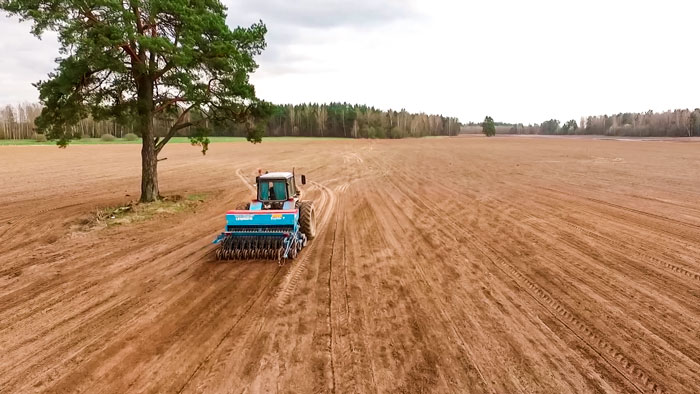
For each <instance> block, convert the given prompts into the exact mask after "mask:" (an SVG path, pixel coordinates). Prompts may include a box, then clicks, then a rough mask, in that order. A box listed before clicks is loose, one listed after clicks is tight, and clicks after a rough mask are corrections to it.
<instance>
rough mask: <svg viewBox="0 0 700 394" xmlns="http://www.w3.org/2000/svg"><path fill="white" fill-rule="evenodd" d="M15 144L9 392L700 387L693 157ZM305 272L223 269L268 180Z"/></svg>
mask: <svg viewBox="0 0 700 394" xmlns="http://www.w3.org/2000/svg"><path fill="white" fill-rule="evenodd" d="M139 154H140V148H139V147H138V146H136V145H119V146H116V145H95V146H72V147H69V148H68V149H67V150H59V149H57V148H55V147H50V146H41V147H0V392H1V393H17V392H38V391H46V392H70V393H73V392H83V393H118V392H152V393H160V392H169V393H181V392H182V393H190V392H207V393H214V392H289V393H306V392H324V393H325V392H336V393H346V392H407V393H410V392H436V393H437V392H439V393H443V392H474V393H480V392H487V393H516V392H548V393H568V392H610V393H613V392H615V393H617V392H629V393H637V392H639V393H646V392H668V393H693V392H699V391H700V372H699V371H700V144H698V143H694V142H657V141H654V142H630V141H596V140H569V139H523V138H493V139H486V138H479V137H468V138H441V139H421V140H403V141H354V140H348V141H337V140H336V141H291V142H268V143H263V144H262V145H257V146H252V145H249V144H242V143H232V144H215V145H212V147H211V149H210V150H209V152H208V154H207V156H201V155H200V154H199V153H198V152H197V150H196V148H192V147H190V146H187V145H184V144H183V145H171V146H168V147H167V148H166V149H165V150H164V154H163V155H162V156H165V157H167V158H168V160H166V161H163V162H161V163H160V174H161V175H160V184H161V192H162V193H163V194H165V195H176V194H177V195H183V196H184V195H188V194H193V193H196V194H202V195H206V196H207V197H206V198H205V199H204V202H203V203H200V204H199V205H198V206H197V207H196V210H195V211H194V212H193V211H191V210H190V211H185V212H180V213H166V214H162V215H156V216H155V217H153V218H151V219H149V220H144V221H138V222H134V223H130V224H122V225H114V226H109V227H106V228H93V229H90V230H82V229H81V227H80V223H81V221H84V220H85V218H86V217H88V218H89V217H90V215H91V214H92V213H94V212H96V210H97V209H100V208H104V207H110V206H119V205H121V204H125V203H126V202H128V201H129V200H134V199H137V198H138V186H139V174H140V169H139V165H140V158H139ZM261 167H262V168H266V169H270V170H282V171H286V170H291V168H292V167H296V169H297V173H305V174H306V175H307V177H308V178H309V180H311V181H312V182H310V184H308V185H307V186H306V189H305V197H307V198H311V199H313V200H315V204H316V209H317V212H318V214H319V217H318V222H319V236H318V237H317V238H316V239H315V240H314V241H312V242H311V243H310V245H309V247H307V248H306V249H304V251H303V252H302V254H301V255H300V256H299V257H298V259H297V260H295V261H293V262H290V263H287V264H285V265H282V266H279V265H278V264H277V263H276V262H270V261H243V262H240V261H239V262H217V261H216V259H215V257H214V254H213V250H214V245H211V241H212V239H213V238H214V237H215V236H216V235H217V234H218V233H219V232H220V231H221V230H222V228H223V214H224V212H225V210H227V209H230V208H233V207H235V206H236V205H237V204H238V203H239V202H241V201H246V200H249V199H250V198H251V197H252V196H251V192H250V189H249V186H250V184H249V183H250V182H251V181H252V180H253V176H254V174H255V171H256V169H257V168H261Z"/></svg>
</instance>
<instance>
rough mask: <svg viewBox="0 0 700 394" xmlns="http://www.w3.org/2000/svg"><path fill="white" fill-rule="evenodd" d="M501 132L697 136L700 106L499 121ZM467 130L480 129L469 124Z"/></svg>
mask: <svg viewBox="0 0 700 394" xmlns="http://www.w3.org/2000/svg"><path fill="white" fill-rule="evenodd" d="M497 126H500V127H496V132H497V133H499V134H544V135H576V134H591V135H609V136H621V137H694V136H700V109H698V108H696V109H695V110H693V111H691V110H688V109H678V110H674V111H665V112H657V113H655V112H654V111H647V112H640V113H631V112H625V113H619V114H617V115H600V116H588V117H585V118H581V119H580V120H579V122H576V121H575V120H573V119H572V120H569V121H567V122H564V123H561V122H560V121H559V120H557V119H549V120H546V121H544V122H542V123H540V124H531V125H527V126H525V125H523V124H510V125H508V124H503V123H501V124H497ZM465 129H468V132H479V133H480V132H481V128H480V127H479V128H478V130H477V129H476V128H475V127H469V126H466V127H465Z"/></svg>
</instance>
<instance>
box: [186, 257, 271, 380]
mask: <svg viewBox="0 0 700 394" xmlns="http://www.w3.org/2000/svg"><path fill="white" fill-rule="evenodd" d="M280 269H281V267H280V266H277V269H276V270H275V273H274V274H272V277H270V280H269V281H268V282H267V283H266V284H265V286H264V287H263V288H262V289H261V290H260V292H259V293H258V295H257V296H255V298H254V299H253V300H252V301H251V302H250V304H249V305H248V307H247V308H246V309H245V310H243V313H241V315H240V316H238V319H236V321H235V322H234V323H233V325H231V327H230V328H229V329H228V330H227V331H226V333H224V335H223V336H222V337H221V339H220V340H219V342H218V343H217V344H216V345H215V346H214V347H213V348H212V349H211V350H210V351H209V352H208V353H207V356H206V357H205V358H204V359H203V360H202V361H200V362H199V363H198V364H197V367H196V368H195V369H194V370H193V371H192V373H191V374H190V376H189V377H188V378H187V379H186V380H185V382H184V383H183V384H182V386H181V387H180V389H178V390H177V393H178V394H180V393H182V392H183V391H184V390H185V389H186V388H187V386H188V385H189V384H190V382H191V381H192V379H193V378H194V377H195V375H197V373H198V372H199V371H200V370H201V368H202V366H203V365H204V364H206V363H208V362H209V360H210V359H211V357H212V356H213V355H214V353H215V352H216V351H217V350H218V349H219V347H221V344H222V343H224V341H225V340H226V339H227V338H228V337H229V336H230V335H231V333H232V332H233V330H234V329H235V328H236V327H237V326H238V324H239V323H240V322H241V321H242V320H243V318H244V317H246V316H247V315H248V313H249V312H250V310H251V309H252V308H253V306H254V305H255V304H257V303H258V301H260V300H261V299H262V296H263V294H265V293H266V292H267V290H268V289H269V288H270V287H271V286H272V282H273V281H274V280H275V277H276V276H277V274H278V273H279V272H280Z"/></svg>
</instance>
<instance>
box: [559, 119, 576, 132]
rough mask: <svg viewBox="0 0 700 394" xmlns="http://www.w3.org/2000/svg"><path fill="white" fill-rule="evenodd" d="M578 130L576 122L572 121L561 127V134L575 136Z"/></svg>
mask: <svg viewBox="0 0 700 394" xmlns="http://www.w3.org/2000/svg"><path fill="white" fill-rule="evenodd" d="M577 129H578V124H576V121H575V120H573V119H571V120H570V121H568V122H566V123H564V125H563V126H562V127H561V134H575V133H576V130H577Z"/></svg>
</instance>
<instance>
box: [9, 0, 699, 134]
mask: <svg viewBox="0 0 700 394" xmlns="http://www.w3.org/2000/svg"><path fill="white" fill-rule="evenodd" d="M227 3H228V5H229V21H230V23H231V24H241V25H249V24H251V23H253V22H256V21H257V20H258V19H262V20H263V22H265V23H266V24H267V27H268V30H269V34H268V49H266V51H265V53H264V54H263V55H262V56H261V57H260V59H259V63H260V69H259V70H258V71H257V72H256V73H255V75H254V76H253V78H252V79H253V81H254V83H255V84H256V87H257V91H258V95H259V96H261V97H263V98H265V99H268V100H270V101H273V102H280V103H287V102H292V103H297V102H304V101H313V102H326V101H331V100H333V101H349V102H357V103H366V104H369V105H374V106H377V107H380V108H394V109H400V108H406V109H408V110H409V111H424V112H429V113H442V114H445V115H453V116H458V117H459V118H460V119H461V120H462V121H469V120H475V121H478V120H481V119H483V117H484V116H485V115H491V116H493V117H494V118H495V119H496V120H501V121H519V122H525V123H529V122H541V121H543V120H546V119H549V118H558V119H560V120H565V119H570V118H574V119H577V120H578V118H579V117H580V116H584V115H595V114H603V113H617V112H625V111H646V110H648V109H654V110H666V109H673V108H686V107H689V108H694V107H698V106H700V100H698V97H697V93H696V92H697V91H699V90H700V78H697V76H696V75H697V64H698V63H700V62H699V61H700V53H699V52H698V51H697V49H696V46H697V44H696V41H697V32H696V31H695V30H696V28H695V26H696V22H695V16H696V15H699V14H700V4H697V3H696V2H693V1H684V0H668V1H665V2H651V1H625V0H618V1H600V0H591V1H585V2H583V1H580V2H571V1H568V2H562V1H546V0H534V1H529V2H523V1H515V0H508V1H507V0H500V1H491V2H466V1H465V2H457V1H448V0H430V1H418V0H416V1H411V2H397V1H390V2H376V1H365V0H363V1H353V2H350V1H338V0H332V1H320V0H299V1H295V2H289V1H282V0H265V1H252V0H236V1H229V2H227ZM28 31H29V27H28V25H26V24H22V25H20V24H18V23H16V22H14V21H10V20H7V19H4V20H2V21H0V50H2V52H0V53H5V54H8V53H11V54H12V55H11V56H9V60H8V56H5V58H0V81H2V84H1V85H0V104H3V103H5V102H12V101H19V100H35V99H36V92H35V90H34V88H33V87H31V85H30V83H31V82H35V81H36V80H38V79H41V78H44V77H45V75H46V73H47V72H48V71H50V70H51V69H52V68H53V66H52V60H53V58H54V57H55V56H56V53H57V52H56V51H55V49H54V48H53V47H52V45H53V43H55V41H52V40H50V39H45V40H44V42H40V41H38V40H37V39H36V38H34V37H32V36H30V35H29V33H28ZM8 51H10V52H8Z"/></svg>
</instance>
